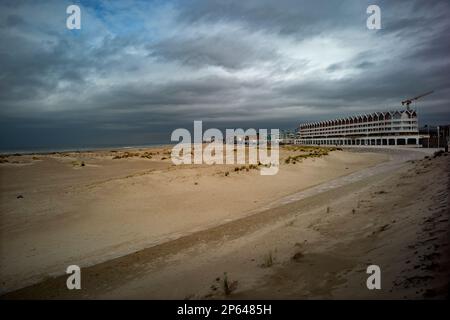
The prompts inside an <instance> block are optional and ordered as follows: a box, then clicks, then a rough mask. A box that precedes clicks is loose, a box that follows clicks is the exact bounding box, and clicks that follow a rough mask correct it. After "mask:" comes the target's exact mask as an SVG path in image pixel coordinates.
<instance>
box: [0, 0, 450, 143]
mask: <svg viewBox="0 0 450 320" xmlns="http://www.w3.org/2000/svg"><path fill="white" fill-rule="evenodd" d="M375 3H376V4H379V5H380V7H381V14H382V30H378V31H374V30H368V29H367V28H366V18H367V16H368V15H367V14H366V8H367V6H368V5H369V4H372V3H371V2H369V1H345V2H341V1H293V0H292V1H267V0H246V1H234V0H232V1H218V0H217V1H216V0H208V1H199V0H194V1H188V2H187V1H175V2H165V3H163V4H162V3H159V2H155V3H152V2H141V1H124V2H120V3H111V2H103V1H101V2H100V3H95V2H88V3H85V4H84V6H83V2H81V4H82V17H83V20H82V30H81V31H68V30H67V29H66V28H65V17H66V14H65V7H66V6H67V5H68V4H69V3H68V2H67V3H66V2H64V1H48V2H43V3H32V2H14V1H9V2H5V1H4V2H2V4H0V9H1V10H0V27H1V29H0V39H1V43H2V47H1V48H0V65H1V67H0V116H1V125H2V126H1V127H2V136H3V138H2V140H3V141H2V144H3V145H5V144H4V141H5V140H8V141H9V142H8V143H9V144H11V143H12V144H14V139H16V140H17V141H19V140H20V141H22V142H23V143H25V142H24V141H32V140H33V137H34V136H35V135H36V132H40V131H42V132H44V131H45V132H46V135H45V137H46V138H45V139H48V141H52V138H51V137H52V134H51V132H53V133H54V134H57V133H61V134H60V135H61V136H63V137H66V138H67V141H76V139H78V138H79V139H87V138H86V137H87V136H89V139H88V140H89V141H90V142H92V141H94V140H95V139H96V138H95V137H103V138H102V139H106V140H107V139H108V137H111V139H116V138H117V137H119V136H120V139H119V138H117V139H119V140H121V141H122V140H123V141H125V140H126V139H127V137H129V139H131V140H130V143H132V141H134V140H133V139H136V137H137V136H138V134H141V136H142V137H143V136H145V137H148V136H149V135H145V134H144V133H149V132H159V133H163V132H166V136H168V135H169V133H170V130H171V129H172V128H176V127H178V126H189V125H191V121H192V120H204V121H207V122H208V123H210V124H213V125H215V126H217V127H225V126H229V127H236V126H239V125H240V124H241V125H245V124H246V125H253V126H263V125H264V126H275V127H276V126H278V125H280V126H292V127H293V126H295V125H297V124H298V122H300V121H307V120H316V119H326V118H330V117H335V116H338V115H339V116H340V115H346V114H353V113H361V112H369V111H374V110H379V109H383V110H385V109H393V108H399V107H400V101H401V100H402V99H405V98H408V97H411V96H414V95H417V94H420V93H422V92H426V91H428V90H435V93H434V94H433V95H430V96H428V97H427V98H426V99H424V100H423V101H421V102H420V105H421V108H422V109H420V112H421V120H423V121H427V122H428V121H434V122H441V123H442V122H448V121H450V115H449V111H448V110H449V106H448V100H449V97H450V89H449V88H450V80H449V79H450V78H449V77H448V74H450V59H449V52H450V41H449V40H448V34H449V32H450V22H449V19H448V15H449V14H450V4H449V3H448V2H447V1H427V2H426V3H427V4H426V5H424V2H422V1H395V2H394V1H375ZM52 130H53V131H52ZM64 132H65V133H64ZM77 132H78V133H79V132H84V134H77ZM118 132H120V134H119V133H118ZM87 133H90V134H87ZM77 137H78V138H77ZM159 137H161V135H159ZM11 139H12V140H11ZM61 139H62V138H61ZM99 139H100V138H99ZM11 141H12V142H11ZM40 141H41V142H42V141H43V140H42V139H41V140H40ZM102 141H103V140H102ZM137 143H138V142H137ZM139 143H140V142H139Z"/></svg>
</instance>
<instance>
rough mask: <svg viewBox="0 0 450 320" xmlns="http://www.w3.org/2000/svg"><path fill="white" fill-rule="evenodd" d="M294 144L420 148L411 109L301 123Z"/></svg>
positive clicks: (415, 117)
mask: <svg viewBox="0 0 450 320" xmlns="http://www.w3.org/2000/svg"><path fill="white" fill-rule="evenodd" d="M297 131H298V138H297V139H296V140H295V143H297V144H306V145H366V146H369V145H380V146H381V145H411V146H420V142H421V141H420V139H421V138H424V137H426V136H425V135H421V134H419V127H418V122H417V113H416V111H415V110H408V109H405V110H401V111H388V112H374V113H369V114H363V115H355V116H351V117H347V118H341V119H334V120H328V121H319V122H312V123H304V124H301V125H300V126H299V128H298V130H297Z"/></svg>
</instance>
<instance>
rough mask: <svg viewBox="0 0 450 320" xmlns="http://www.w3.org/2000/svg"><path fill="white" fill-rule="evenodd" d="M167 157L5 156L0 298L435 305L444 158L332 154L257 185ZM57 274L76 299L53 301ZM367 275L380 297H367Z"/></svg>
mask: <svg viewBox="0 0 450 320" xmlns="http://www.w3.org/2000/svg"><path fill="white" fill-rule="evenodd" d="M167 150H168V149H164V148H163V149H151V150H130V151H129V152H132V153H139V156H134V157H126V158H121V159H112V158H113V157H114V155H116V157H117V154H119V157H117V158H120V155H122V154H123V153H122V152H118V153H111V152H105V151H104V152H93V153H86V152H84V153H64V154H52V155H40V156H37V159H36V158H35V159H33V158H32V156H20V157H8V158H7V159H8V162H7V163H3V164H1V166H0V177H1V186H0V188H1V189H0V191H1V203H0V206H1V207H0V212H1V247H0V248H1V251H0V258H1V264H0V265H1V267H0V268H1V269H0V275H1V281H2V292H4V293H5V292H10V293H9V294H8V295H6V296H4V297H5V298H26V297H32V298H178V299H183V298H224V297H226V296H225V295H224V293H223V290H222V283H223V273H224V272H227V275H228V279H229V280H230V283H233V282H234V281H237V282H235V283H234V284H233V285H232V287H235V288H233V289H235V290H233V292H231V294H230V295H229V297H231V298H294V299H295V298H346V297H350V298H374V297H375V298H403V297H405V296H406V297H408V298H414V297H423V296H426V297H442V296H443V295H444V294H445V293H446V291H445V290H446V288H447V286H448V274H447V272H448V271H447V270H448V230H449V229H448V175H449V161H448V160H449V157H447V156H441V157H436V158H433V159H431V160H429V159H424V160H418V159H419V158H420V159H423V157H424V154H421V153H419V152H413V151H406V150H404V151H389V152H385V151H382V150H372V152H367V150H360V152H348V151H333V152H330V153H329V155H327V156H322V157H320V158H308V159H306V160H303V161H302V162H301V163H298V162H297V163H296V164H293V163H291V164H286V163H284V161H282V165H281V167H280V171H279V173H278V174H277V175H275V176H261V175H259V173H258V170H248V171H247V170H245V169H244V170H238V171H235V167H237V166H225V165H222V166H217V165H214V166H200V167H198V166H181V167H179V166H173V165H172V164H171V162H170V160H169V159H168V158H169V157H170V156H168V155H167V152H168V151H167ZM375 151H377V152H375ZM145 152H147V156H146V157H145V158H142V157H141V156H142V155H144V153H145ZM150 152H151V153H153V155H149V153H150ZM292 154H298V151H295V150H290V151H289V150H283V151H282V153H281V157H282V159H285V158H287V157H288V156H289V155H292ZM405 155H407V156H405ZM149 157H151V159H149ZM164 158H166V159H164ZM408 159H414V160H410V161H406V160H408ZM387 160H390V161H389V162H386V161H387ZM14 162H20V163H14ZM82 162H84V166H81V164H82ZM227 172H228V174H227ZM339 177H341V178H339ZM18 196H19V197H18ZM20 196H22V197H20ZM70 264H78V265H80V266H81V267H82V287H83V289H82V290H78V291H69V290H67V289H66V286H65V280H66V276H65V275H63V274H64V271H65V268H66V267H67V266H68V265H70ZM369 264H377V265H380V267H381V269H382V283H383V290H379V291H377V290H375V291H369V290H367V288H366V286H365V280H366V278H367V276H368V275H367V274H366V273H365V268H366V267H367V265H369ZM61 275H62V276H61ZM33 284H34V285H33ZM25 286H29V287H26V288H23V289H22V290H17V289H19V288H21V287H25ZM13 290H17V291H14V292H11V291H13Z"/></svg>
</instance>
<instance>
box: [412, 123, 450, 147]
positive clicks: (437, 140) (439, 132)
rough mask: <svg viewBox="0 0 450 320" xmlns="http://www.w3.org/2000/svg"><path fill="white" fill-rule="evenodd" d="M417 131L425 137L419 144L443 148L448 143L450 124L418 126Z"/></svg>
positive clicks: (449, 141)
mask: <svg viewBox="0 0 450 320" xmlns="http://www.w3.org/2000/svg"><path fill="white" fill-rule="evenodd" d="M419 133H420V134H421V135H422V136H426V138H423V139H421V144H422V145H423V146H424V147H426V148H438V147H440V148H445V146H446V145H447V146H448V145H449V143H450V125H448V124H447V125H439V126H428V125H425V126H423V127H421V128H419Z"/></svg>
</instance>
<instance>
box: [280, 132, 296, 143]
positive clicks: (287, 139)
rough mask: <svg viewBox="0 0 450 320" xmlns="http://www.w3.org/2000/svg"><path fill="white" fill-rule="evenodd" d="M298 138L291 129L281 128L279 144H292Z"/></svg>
mask: <svg viewBox="0 0 450 320" xmlns="http://www.w3.org/2000/svg"><path fill="white" fill-rule="evenodd" d="M297 138H298V134H297V132H295V131H292V130H281V131H280V136H279V143H280V144H294V143H295V140H296V139H297Z"/></svg>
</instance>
